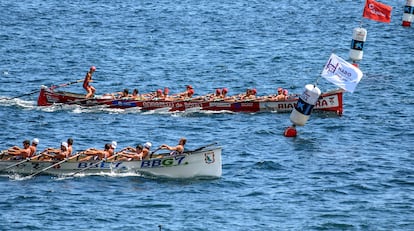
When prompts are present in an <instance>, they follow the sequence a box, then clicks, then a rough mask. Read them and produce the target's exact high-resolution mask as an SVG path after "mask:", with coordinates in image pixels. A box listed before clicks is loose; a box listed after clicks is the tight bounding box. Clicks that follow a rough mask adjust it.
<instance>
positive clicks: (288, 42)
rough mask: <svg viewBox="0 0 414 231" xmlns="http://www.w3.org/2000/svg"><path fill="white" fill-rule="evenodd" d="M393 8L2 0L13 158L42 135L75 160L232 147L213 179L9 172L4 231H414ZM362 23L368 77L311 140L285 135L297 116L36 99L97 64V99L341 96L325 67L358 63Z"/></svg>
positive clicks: (408, 68)
mask: <svg viewBox="0 0 414 231" xmlns="http://www.w3.org/2000/svg"><path fill="white" fill-rule="evenodd" d="M381 2H383V3H385V4H388V5H391V6H392V7H393V12H392V21H391V23H390V24H384V23H378V22H374V21H369V20H367V19H362V18H361V16H362V10H363V7H364V1H362V0H358V1H351V0H327V1H302V2H295V1H287V0H273V1H271V0H264V1H233V2H229V1H217V0H212V1H194V0H185V1H178V2H174V1H163V0H161V1H145V0H144V1H131V0H125V1H90V0H86V1H63V2H62V1H39V0H23V1H0V6H1V9H2V17H0V53H1V56H0V71H1V72H0V76H1V80H2V81H1V82H2V84H1V85H0V97H1V98H3V99H2V100H0V108H1V110H0V116H1V117H0V118H1V120H0V127H1V131H0V138H1V140H2V142H1V145H0V148H1V149H6V148H8V147H10V146H12V145H16V144H17V145H19V144H20V143H21V141H22V140H24V139H32V138H34V137H38V138H39V139H40V144H39V149H43V148H46V147H50V146H53V147H56V146H58V145H59V143H60V142H61V141H64V140H66V139H67V138H68V137H72V138H73V139H74V140H75V145H74V148H75V149H76V150H83V149H86V148H88V147H101V146H103V144H104V143H106V142H108V141H112V140H117V141H118V145H119V146H120V147H125V146H129V145H136V144H137V143H144V142H146V141H151V142H152V143H153V144H154V146H157V145H161V144H163V143H168V144H174V143H176V142H177V141H178V139H179V138H180V137H182V136H184V137H187V139H188V145H187V146H188V148H190V149H193V148H197V147H199V146H201V145H204V144H208V143H211V142H219V144H220V145H221V146H222V147H223V176H222V178H220V179H214V180H201V179H191V180H170V179H152V178H143V177H140V176H136V175H105V176H88V177H77V178H73V179H59V178H56V177H51V176H39V177H36V178H34V179H31V180H21V179H20V178H19V177H18V176H6V175H3V176H1V177H0V211H1V212H0V218H1V220H2V222H1V223H0V230H59V229H60V230H160V229H162V230H413V229H414V219H413V215H412V214H413V213H414V196H413V191H414V167H413V165H414V156H413V153H414V147H413V145H412V141H413V140H414V132H413V130H412V128H413V127H414V126H413V125H414V121H413V117H412V115H413V112H414V107H413V104H414V101H413V97H414V92H413V87H414V82H413V73H412V70H413V67H414V56H413V51H414V43H413V36H414V30H413V28H403V27H401V19H402V13H403V6H404V1H390V0H383V1H381ZM361 22H362V26H363V27H364V28H366V29H367V30H368V36H367V42H366V43H365V45H364V58H363V60H362V61H361V62H360V68H361V70H362V71H363V73H364V77H363V79H362V80H361V82H360V84H359V85H358V87H357V89H356V91H355V92H354V93H353V94H351V93H345V95H344V115H343V116H341V117H338V116H334V115H324V114H315V113H314V114H312V115H311V118H310V120H309V121H308V123H307V124H306V125H305V126H304V127H300V128H299V129H298V130H299V134H298V137H296V138H286V137H284V136H283V131H284V129H285V128H286V127H287V126H289V125H290V122H289V114H277V113H257V114H234V113H153V112H145V113H144V112H139V111H136V110H126V111H124V110H108V109H102V108H89V109H85V108H79V107H76V106H71V107H67V106H53V107H47V108H41V107H37V106H36V99H37V95H36V94H31V95H25V94H28V93H31V92H35V91H37V90H38V89H40V86H41V85H47V86H50V85H53V84H54V85H59V84H63V83H68V82H72V81H74V80H78V79H82V78H83V77H84V75H85V73H86V71H87V70H88V68H89V67H90V66H91V65H95V66H96V67H97V72H96V73H95V75H94V79H95V81H94V83H93V85H94V86H95V87H96V88H97V92H98V94H101V93H106V92H115V91H121V90H122V89H123V88H129V89H133V88H138V89H139V90H140V92H149V91H154V90H156V89H158V88H163V87H165V86H168V87H169V88H170V91H171V92H172V93H174V92H180V91H182V90H184V87H185V85H187V84H191V85H193V86H194V87H195V89H196V94H197V95H202V94H206V93H210V92H213V91H214V90H215V89H216V88H219V87H227V88H228V89H229V90H230V92H229V93H230V94H237V93H240V92H243V91H244V90H245V89H246V88H249V87H255V88H256V89H257V90H258V94H259V95H264V94H270V93H274V92H275V91H276V88H277V87H284V88H287V89H289V91H290V92H293V93H301V92H302V91H303V87H304V86H305V84H308V83H314V82H315V81H316V80H318V85H319V87H320V88H321V89H322V90H323V91H326V90H330V89H334V88H336V87H335V86H334V85H332V84H331V83H329V82H327V81H326V80H324V79H321V78H320V79H318V78H319V77H320V73H321V71H322V68H323V65H324V64H325V63H326V61H327V60H328V58H329V56H330V54H331V53H332V52H334V53H336V54H337V55H339V56H341V57H342V58H344V59H348V52H349V46H350V42H351V39H352V30H353V28H355V27H358V26H359V25H360V23H361ZM62 90H68V91H74V92H79V93H82V92H83V89H82V87H81V84H73V85H71V86H68V87H65V88H62ZM21 95H25V96H22V97H17V98H16V99H12V100H6V99H5V98H9V97H14V96H21Z"/></svg>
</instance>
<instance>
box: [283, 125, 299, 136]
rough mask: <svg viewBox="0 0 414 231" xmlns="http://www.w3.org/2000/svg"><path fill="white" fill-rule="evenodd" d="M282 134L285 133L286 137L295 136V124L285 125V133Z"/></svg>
mask: <svg viewBox="0 0 414 231" xmlns="http://www.w3.org/2000/svg"><path fill="white" fill-rule="evenodd" d="M284 135H285V136H286V137H296V135H297V131H296V128H295V126H291V127H287V128H286V129H285V133H284Z"/></svg>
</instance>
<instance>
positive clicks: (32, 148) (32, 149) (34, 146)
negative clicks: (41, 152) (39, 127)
mask: <svg viewBox="0 0 414 231" xmlns="http://www.w3.org/2000/svg"><path fill="white" fill-rule="evenodd" d="M38 144H39V139H38V138H34V139H33V140H32V144H31V145H30V155H29V157H32V156H34V155H35V154H36V150H37V145H38Z"/></svg>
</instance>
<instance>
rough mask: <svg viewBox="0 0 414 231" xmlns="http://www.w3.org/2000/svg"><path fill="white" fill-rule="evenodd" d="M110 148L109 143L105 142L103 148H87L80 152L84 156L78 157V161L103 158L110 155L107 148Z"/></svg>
mask: <svg viewBox="0 0 414 231" xmlns="http://www.w3.org/2000/svg"><path fill="white" fill-rule="evenodd" d="M111 148H112V145H111V144H105V146H104V149H103V150H100V149H96V148H88V149H86V150H85V151H83V152H82V154H84V155H86V157H84V158H82V159H80V160H79V161H89V160H92V159H94V160H102V159H103V158H107V157H110V152H109V150H110V149H111Z"/></svg>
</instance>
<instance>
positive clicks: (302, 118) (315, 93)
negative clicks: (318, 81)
mask: <svg viewBox="0 0 414 231" xmlns="http://www.w3.org/2000/svg"><path fill="white" fill-rule="evenodd" d="M320 95H321V90H320V89H319V88H318V87H317V86H315V85H313V84H307V85H306V86H305V91H304V92H303V94H302V95H301V96H300V97H299V100H298V102H297V104H296V106H295V108H293V111H292V113H291V114H290V121H292V123H293V124H294V125H298V126H304V125H305V124H306V122H307V121H308V119H309V116H310V114H311V113H312V109H313V107H314V106H315V104H316V102H318V100H319V96H320Z"/></svg>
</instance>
